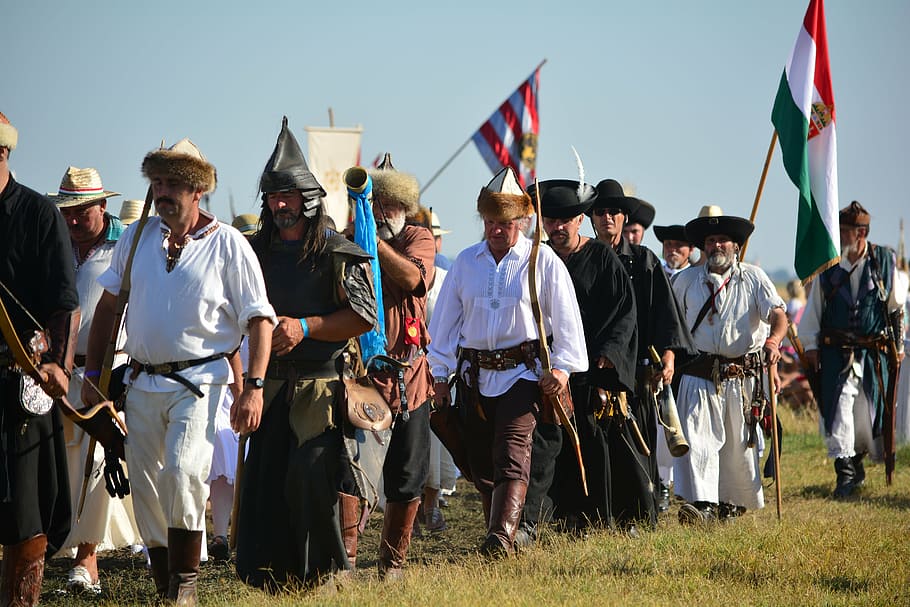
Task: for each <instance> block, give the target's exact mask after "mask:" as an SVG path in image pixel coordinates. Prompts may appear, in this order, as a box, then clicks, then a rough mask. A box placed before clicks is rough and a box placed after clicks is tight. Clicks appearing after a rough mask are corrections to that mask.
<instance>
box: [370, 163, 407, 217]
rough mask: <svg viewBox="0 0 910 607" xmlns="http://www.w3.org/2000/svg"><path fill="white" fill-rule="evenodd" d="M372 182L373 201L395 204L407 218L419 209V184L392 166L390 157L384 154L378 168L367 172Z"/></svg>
mask: <svg viewBox="0 0 910 607" xmlns="http://www.w3.org/2000/svg"><path fill="white" fill-rule="evenodd" d="M368 173H369V175H370V179H372V180H373V201H374V202H375V201H376V200H378V201H379V203H380V204H384V203H385V202H387V201H388V202H396V203H398V204H400V205H401V206H402V208H404V214H405V216H407V217H413V216H414V215H415V214H417V211H418V210H419V209H420V184H418V183H417V178H416V177H414V176H413V175H411V174H410V173H403V172H401V171H399V170H397V169H396V168H395V167H393V166H392V155H391V154H389V153H388V152H386V155H385V159H383V162H382V165H380V166H379V168H376V169H371V170H370V171H368Z"/></svg>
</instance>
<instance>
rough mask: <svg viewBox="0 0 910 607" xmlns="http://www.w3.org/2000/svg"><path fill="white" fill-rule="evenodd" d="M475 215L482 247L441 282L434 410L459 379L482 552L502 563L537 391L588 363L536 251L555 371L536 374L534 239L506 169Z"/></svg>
mask: <svg viewBox="0 0 910 607" xmlns="http://www.w3.org/2000/svg"><path fill="white" fill-rule="evenodd" d="M477 210H478V212H479V213H480V215H481V217H483V221H484V241H483V242H480V243H478V244H476V245H474V246H472V247H469V248H467V249H465V250H464V251H462V252H461V254H460V255H459V256H458V258H457V259H456V260H455V263H454V264H453V266H452V269H451V271H450V272H449V274H448V275H447V276H446V281H445V283H443V286H442V292H441V293H440V295H439V300H438V301H437V302H436V308H435V310H434V311H433V319H432V321H431V324H430V334H431V335H432V336H433V341H432V342H431V343H430V345H429V348H428V355H429V360H430V366H431V368H432V371H433V381H434V391H435V397H434V398H435V400H436V404H437V406H448V405H449V403H450V393H449V387H448V383H447V382H448V378H449V377H450V376H451V375H452V374H457V376H458V381H459V388H458V393H459V395H460V397H461V398H462V399H463V400H462V402H463V406H464V407H465V408H466V411H465V415H466V420H465V421H466V430H467V431H466V433H465V436H466V437H467V440H468V444H467V445H466V447H467V451H468V458H469V461H470V474H471V477H472V478H473V480H474V485H475V486H476V487H477V489H478V491H480V494H481V496H482V498H483V505H484V515H485V517H486V519H485V520H486V522H487V537H486V539H485V541H484V543H483V545H482V546H481V551H482V552H483V553H485V554H487V555H490V556H501V555H507V554H510V553H512V551H513V549H514V540H515V533H516V530H517V528H518V522H519V518H520V515H521V510H522V507H523V505H524V501H525V495H526V493H527V488H528V479H529V474H530V460H531V435H532V433H533V431H534V427H535V425H536V424H537V421H538V419H539V418H540V414H541V400H542V398H541V396H542V394H541V393H544V394H548V395H552V396H555V395H556V394H557V393H558V392H559V391H561V390H564V389H565V388H566V385H567V384H568V380H569V375H570V374H571V373H575V372H582V371H587V369H588V360H587V359H588V357H587V352H586V349H585V341H584V335H583V333H582V324H581V315H580V313H579V310H578V303H577V301H576V299H575V290H574V288H573V286H572V279H571V278H570V277H569V273H568V271H567V270H566V267H565V264H563V263H562V261H561V260H560V259H559V257H558V256H557V255H556V253H554V252H553V251H552V250H551V249H550V248H549V247H541V249H540V251H539V253H540V255H539V260H538V267H537V276H538V285H539V286H538V289H539V292H540V293H539V299H540V306H541V309H542V314H543V320H544V326H545V329H546V331H547V336H548V337H549V336H552V338H553V343H552V358H551V360H552V368H553V370H552V372H549V373H543V374H541V371H540V364H539V360H538V353H539V342H538V334H537V326H536V324H535V321H534V316H533V314H532V311H531V297H530V293H529V289H528V263H529V260H530V254H531V241H530V240H528V239H527V238H525V236H524V235H522V234H521V231H520V220H521V218H523V217H527V216H528V215H531V214H532V213H533V210H532V208H531V199H530V196H528V194H526V193H525V192H524V191H523V190H522V189H521V186H520V185H519V184H518V180H517V178H516V177H515V173H514V172H513V171H512V169H511V168H509V167H506V168H504V169H503V170H502V171H500V172H499V173H498V174H497V175H496V176H495V177H494V178H493V180H492V181H491V182H490V183H489V184H488V185H487V186H486V187H485V188H483V189H481V192H480V195H479V197H478V200H477ZM459 353H460V356H459Z"/></svg>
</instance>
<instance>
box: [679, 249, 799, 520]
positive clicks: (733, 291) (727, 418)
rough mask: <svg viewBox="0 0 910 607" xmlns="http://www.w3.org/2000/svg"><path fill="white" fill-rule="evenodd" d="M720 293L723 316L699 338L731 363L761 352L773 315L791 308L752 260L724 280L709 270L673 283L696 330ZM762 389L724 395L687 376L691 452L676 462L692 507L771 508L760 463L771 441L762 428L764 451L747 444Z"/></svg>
mask: <svg viewBox="0 0 910 607" xmlns="http://www.w3.org/2000/svg"><path fill="white" fill-rule="evenodd" d="M728 279H729V280H728ZM724 283H726V284H724ZM722 284H723V285H724V286H723V288H720V287H721V285H722ZM709 285H710V287H709ZM718 290H719V294H718V295H717V297H716V299H715V305H716V307H717V311H716V312H712V313H709V315H708V316H707V317H706V318H705V319H704V320H703V321H702V322H701V324H700V325H699V326H698V328H697V329H696V330H695V333H694V334H693V338H694V340H695V344H696V346H697V347H698V349H699V350H700V351H702V352H707V353H709V354H718V355H720V356H724V357H727V358H735V357H739V356H743V355H744V354H747V353H750V352H757V351H759V350H760V349H761V347H762V345H763V343H764V340H765V339H766V338H767V336H768V333H769V331H770V325H769V321H770V316H771V310H772V309H774V308H783V307H784V301H783V300H782V299H781V298H780V296H779V295H778V294H777V291H776V290H775V288H774V285H773V284H772V283H771V280H770V279H769V278H768V276H767V275H766V274H765V272H764V271H763V270H761V269H760V268H757V267H755V266H752V265H749V264H745V263H738V264H734V266H733V267H732V268H730V270H728V271H727V273H726V274H724V275H723V276H718V275H716V274H711V273H710V272H708V271H707V267H705V266H699V267H693V268H688V269H686V270H683V271H682V272H680V273H679V274H677V275H676V277H675V279H674V281H673V291H674V292H675V293H676V298H677V300H678V301H679V303H680V305H681V306H682V309H683V312H684V314H685V318H686V323H687V324H688V326H689V327H691V326H692V325H694V324H695V319H696V318H697V316H698V313H699V311H700V310H701V309H702V306H703V305H704V303H705V301H707V299H708V297H710V296H711V294H712V293H713V292H718ZM754 385H755V380H754V378H746V379H744V380H740V379H732V380H727V381H724V382H723V384H722V385H721V386H720V389H719V390H718V388H717V387H716V386H715V385H714V382H713V381H709V380H706V379H702V378H698V377H693V376H691V375H685V374H684V375H683V376H682V379H681V380H680V386H679V397H678V399H677V402H678V403H679V409H680V411H679V412H680V422H681V423H682V426H683V433H684V434H685V436H686V440H688V441H689V447H690V449H689V453H687V454H686V455H685V456H683V457H681V458H678V459H677V460H676V461H675V465H674V491H675V493H676V494H677V495H679V496H681V497H682V498H684V499H685V500H687V501H689V502H695V501H705V502H713V503H718V502H727V503H731V504H735V505H737V506H742V507H745V508H749V509H755V508H761V507H763V506H764V497H763V495H762V485H761V476H760V466H759V456H760V451H761V449H762V446H763V440H762V439H763V437H762V434H761V429H760V428H757V430H756V432H757V437H756V438H757V443H756V447H755V448H753V449H749V448H747V447H746V443H747V440H748V433H749V432H748V427H747V425H746V423H745V419H744V415H743V404H744V402H745V403H749V402H750V401H751V397H752V391H753V388H754Z"/></svg>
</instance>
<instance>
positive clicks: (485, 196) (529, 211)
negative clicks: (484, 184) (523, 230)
mask: <svg viewBox="0 0 910 607" xmlns="http://www.w3.org/2000/svg"><path fill="white" fill-rule="evenodd" d="M477 212H478V213H480V216H481V217H483V218H484V219H489V220H490V221H511V220H513V219H518V218H520V217H528V216H530V215H533V214H534V207H533V206H532V205H531V197H530V196H529V195H528V193H527V192H523V193H521V194H506V193H503V192H491V191H490V190H488V189H486V188H480V194H478V195H477Z"/></svg>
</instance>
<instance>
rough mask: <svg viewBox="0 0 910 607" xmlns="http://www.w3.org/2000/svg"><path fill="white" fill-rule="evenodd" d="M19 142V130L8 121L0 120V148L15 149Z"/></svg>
mask: <svg viewBox="0 0 910 607" xmlns="http://www.w3.org/2000/svg"><path fill="white" fill-rule="evenodd" d="M17 143H19V131H17V130H16V127H14V126H13V125H11V124H9V123H3V122H0V148H9V149H10V150H15V149H16V144H17Z"/></svg>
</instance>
